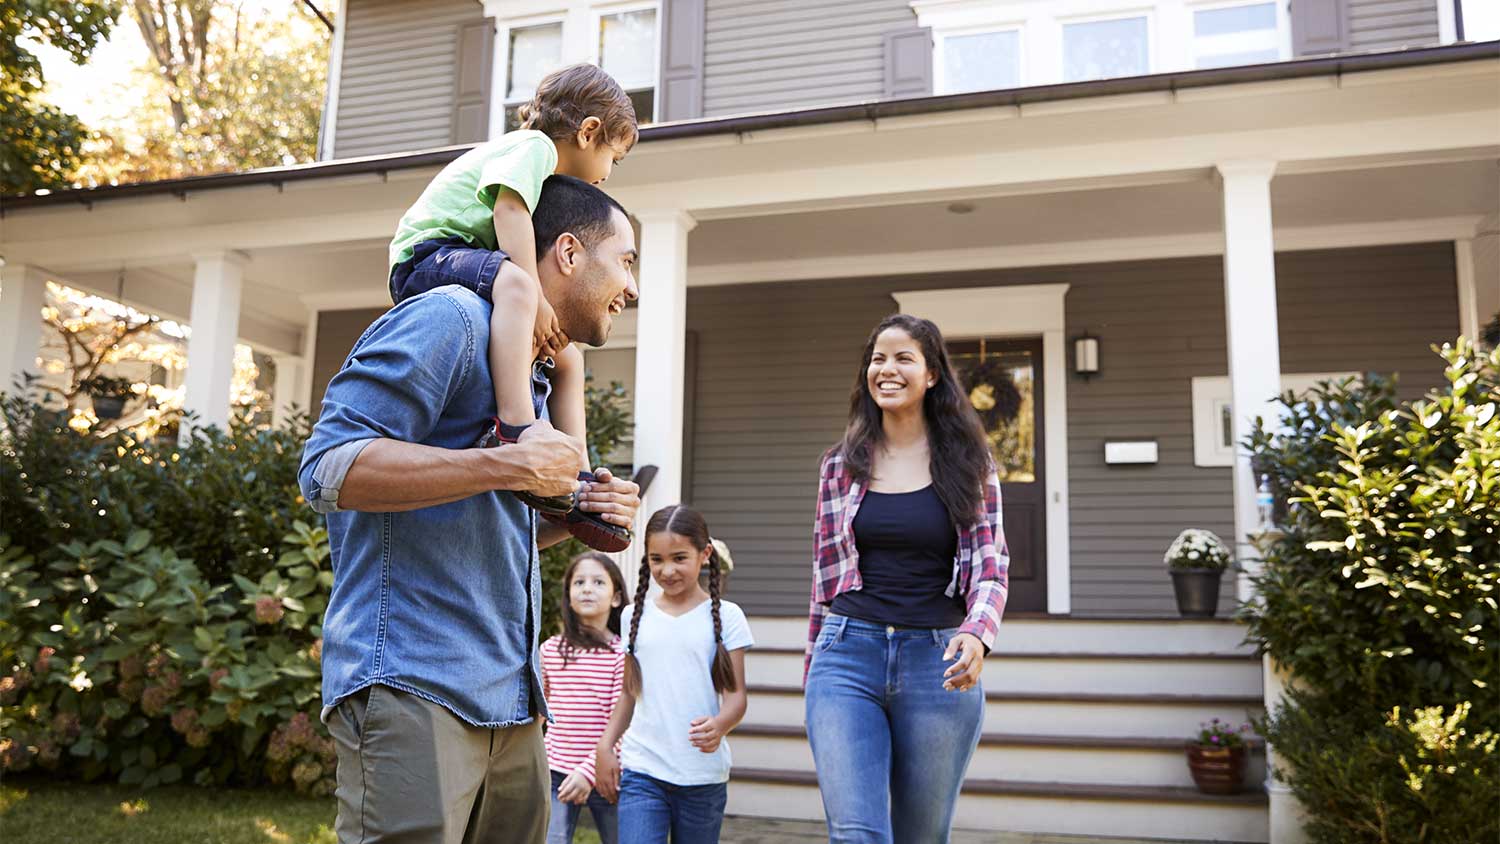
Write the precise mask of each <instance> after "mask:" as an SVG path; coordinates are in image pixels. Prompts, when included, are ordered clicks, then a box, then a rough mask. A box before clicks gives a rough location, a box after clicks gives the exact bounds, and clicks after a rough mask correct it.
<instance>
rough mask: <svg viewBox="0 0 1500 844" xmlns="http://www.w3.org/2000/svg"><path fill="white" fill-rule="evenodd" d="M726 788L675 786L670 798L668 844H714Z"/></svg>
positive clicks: (726, 791) (727, 786) (727, 799)
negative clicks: (670, 813)
mask: <svg viewBox="0 0 1500 844" xmlns="http://www.w3.org/2000/svg"><path fill="white" fill-rule="evenodd" d="M728 802H729V784H728V783H723V782H721V783H715V784H713V785H690V786H679V787H677V789H676V793H675V794H674V795H673V796H672V803H673V806H672V844H718V841H719V827H721V826H723V825H724V806H725V804H726V803H728Z"/></svg>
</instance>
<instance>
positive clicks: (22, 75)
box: [0, 0, 120, 194]
mask: <svg viewBox="0 0 1500 844" xmlns="http://www.w3.org/2000/svg"><path fill="white" fill-rule="evenodd" d="M119 16H120V7H119V3H118V2H116V0H72V2H68V0H0V194H7V193H30V192H32V191H37V190H42V189H53V188H62V187H67V186H68V185H69V184H70V183H71V182H72V177H73V173H74V171H75V170H76V169H77V168H78V166H79V163H80V161H81V159H82V157H83V154H84V147H85V144H86V142H87V141H88V139H89V131H88V129H87V128H85V127H84V125H83V124H82V123H80V122H79V121H78V118H76V117H74V116H73V115H71V114H68V113H66V112H64V111H62V110H61V109H58V108H56V107H54V106H51V105H48V104H47V103H45V102H43V101H42V100H41V98H40V95H41V93H42V89H43V85H44V82H45V80H44V79H43V76H42V63H41V60H40V59H39V58H38V57H37V55H36V54H35V53H33V52H31V51H30V50H28V49H27V48H26V47H25V46H24V44H23V42H22V38H25V39H29V40H31V41H38V42H41V43H43V44H49V45H51V46H53V47H56V48H57V49H59V50H63V51H65V52H66V53H67V54H68V56H69V57H70V58H71V59H72V60H73V61H74V62H75V63H77V64H83V63H84V61H85V60H86V59H87V58H88V56H89V53H90V52H92V51H93V49H94V47H95V46H97V45H98V44H99V43H100V42H101V41H103V40H105V39H106V38H108V37H109V33H110V30H111V29H112V28H113V27H114V25H115V22H116V20H118V19H119Z"/></svg>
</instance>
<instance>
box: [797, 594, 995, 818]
mask: <svg viewBox="0 0 1500 844" xmlns="http://www.w3.org/2000/svg"><path fill="white" fill-rule="evenodd" d="M957 632H958V630H957V629H956V628H950V629H946V630H919V629H910V628H896V627H888V626H886V625H884V624H875V623H873V622H869V621H860V620H859V619H854V618H847V617H845V616H841V615H830V616H829V617H828V619H827V621H825V622H824V624H823V629H822V631H821V632H820V633H819V635H818V639H817V641H816V642H814V643H813V657H812V667H811V669H810V670H809V672H808V675H807V695H806V700H807V737H808V740H809V741H810V742H811V743H812V751H813V762H814V763H815V764H816V765H817V769H818V788H819V789H820V790H821V791H822V793H823V810H824V812H825V813H826V815H827V817H828V840H829V842H830V844H854V843H855V842H858V844H876V842H879V844H892V842H899V844H906V842H913V841H920V842H923V844H928V842H947V841H948V833H949V827H950V826H951V825H952V823H953V807H954V805H955V804H956V803H957V802H958V792H959V789H960V788H961V787H962V786H963V780H964V771H965V770H967V769H968V767H969V759H970V758H971V757H972V756H973V755H974V748H975V747H976V746H977V745H978V744H979V733H980V730H981V728H982V727H983V724H984V691H983V690H982V689H981V688H980V685H979V684H978V683H976V684H974V687H973V688H971V689H969V690H968V691H964V692H950V691H948V690H946V689H944V688H943V672H944V671H945V670H946V669H947V667H948V666H949V665H951V664H952V663H951V662H944V661H943V651H944V650H945V649H946V648H947V647H948V641H949V640H950V639H952V638H953V636H954V635H956V634H957Z"/></svg>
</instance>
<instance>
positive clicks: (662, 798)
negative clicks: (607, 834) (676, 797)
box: [619, 771, 672, 844]
mask: <svg viewBox="0 0 1500 844" xmlns="http://www.w3.org/2000/svg"><path fill="white" fill-rule="evenodd" d="M619 811H620V844H667V833H668V832H669V831H670V830H671V829H672V804H671V802H670V801H669V798H668V797H667V792H666V788H665V783H662V782H661V781H659V780H657V779H655V778H654V777H649V776H646V775H645V774H640V773H636V772H635V771H621V772H620V810H619Z"/></svg>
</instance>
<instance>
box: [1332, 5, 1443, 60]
mask: <svg viewBox="0 0 1500 844" xmlns="http://www.w3.org/2000/svg"><path fill="white" fill-rule="evenodd" d="M1347 2H1348V4H1349V5H1348V8H1347V12H1346V14H1347V15H1348V26H1349V47H1348V49H1349V50H1350V51H1351V52H1356V53H1363V52H1367V51H1370V50H1399V49H1401V48H1403V47H1431V46H1434V45H1436V44H1437V43H1438V12H1437V4H1438V3H1449V2H1452V0H1347Z"/></svg>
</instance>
